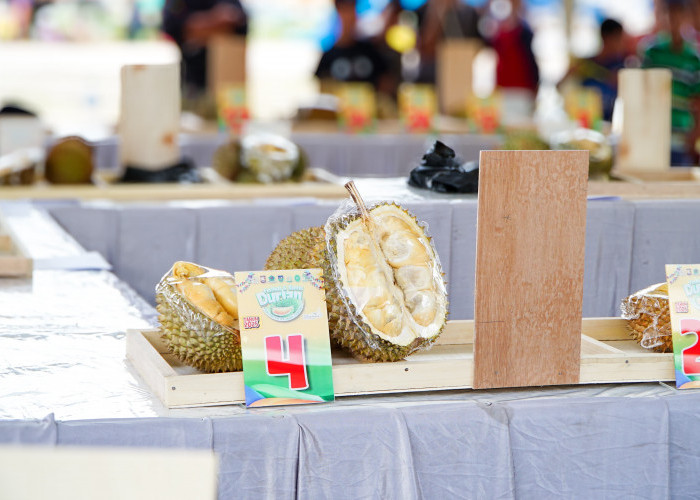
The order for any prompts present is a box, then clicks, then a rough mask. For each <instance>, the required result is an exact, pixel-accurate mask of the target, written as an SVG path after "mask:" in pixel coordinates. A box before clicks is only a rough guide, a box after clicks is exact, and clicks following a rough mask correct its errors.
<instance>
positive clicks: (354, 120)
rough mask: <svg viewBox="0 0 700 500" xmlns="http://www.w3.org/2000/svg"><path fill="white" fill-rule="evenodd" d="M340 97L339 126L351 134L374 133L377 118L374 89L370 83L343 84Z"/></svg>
mask: <svg viewBox="0 0 700 500" xmlns="http://www.w3.org/2000/svg"><path fill="white" fill-rule="evenodd" d="M335 93H336V96H337V97H338V124H339V125H340V128H341V129H342V130H345V131H346V132H351V133H361V132H364V133H368V132H373V131H374V129H375V125H376V118H377V103H376V96H375V93H374V88H373V87H372V85H370V84H369V83H360V82H357V83H341V84H339V85H338V86H337V87H336V89H335Z"/></svg>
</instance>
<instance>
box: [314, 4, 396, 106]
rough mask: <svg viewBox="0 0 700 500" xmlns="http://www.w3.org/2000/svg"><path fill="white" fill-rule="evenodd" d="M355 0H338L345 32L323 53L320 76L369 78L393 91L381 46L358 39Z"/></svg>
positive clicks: (382, 88) (345, 79) (351, 79)
mask: <svg viewBox="0 0 700 500" xmlns="http://www.w3.org/2000/svg"><path fill="white" fill-rule="evenodd" d="M355 4H356V2H355V0H336V2H335V6H336V9H337V11H338V16H339V17H340V22H341V32H340V36H339V37H338V40H337V41H336V42H335V45H333V47H332V48H331V49H329V50H327V51H326V52H324V53H323V56H322V57H321V60H320V62H319V63H318V68H317V69H316V77H318V78H319V79H320V80H321V81H322V82H323V81H328V80H332V81H339V82H368V83H371V84H372V85H374V87H375V88H376V89H377V90H378V91H380V92H382V91H384V92H386V91H389V92H390V89H388V88H387V86H388V85H390V84H389V82H388V78H387V77H388V74H387V72H388V65H387V63H386V61H385V60H384V58H383V57H382V55H381V53H380V52H379V50H378V49H377V47H376V46H375V45H374V44H373V43H371V42H370V41H368V40H359V39H357V36H356V33H355V26H356V23H357V12H356V5H355Z"/></svg>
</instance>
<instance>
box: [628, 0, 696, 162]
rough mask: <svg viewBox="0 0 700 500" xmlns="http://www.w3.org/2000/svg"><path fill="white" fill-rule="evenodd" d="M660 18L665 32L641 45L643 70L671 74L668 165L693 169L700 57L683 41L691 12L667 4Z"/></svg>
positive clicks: (679, 0)
mask: <svg viewBox="0 0 700 500" xmlns="http://www.w3.org/2000/svg"><path fill="white" fill-rule="evenodd" d="M660 15H662V16H664V22H662V23H661V25H662V26H667V27H668V28H667V29H666V30H662V31H660V32H659V33H658V34H657V35H655V36H654V37H652V38H651V39H650V40H648V41H646V42H645V43H643V44H642V46H641V47H640V48H641V59H642V67H644V68H667V69H670V70H671V72H672V74H673V77H672V78H673V80H672V85H671V94H672V98H671V107H672V110H671V165H693V164H695V163H696V161H697V153H696V151H695V141H696V139H697V138H698V137H699V136H700V134H698V124H699V123H700V120H698V115H699V111H700V107H699V104H700V103H699V98H700V56H699V55H698V50H697V48H696V45H695V44H694V43H693V42H692V41H688V40H686V39H685V38H684V37H683V27H684V24H685V23H686V22H687V21H690V20H691V18H690V10H689V9H688V5H687V3H686V2H685V1H684V0H666V1H665V8H664V9H663V11H662V12H661V14H660Z"/></svg>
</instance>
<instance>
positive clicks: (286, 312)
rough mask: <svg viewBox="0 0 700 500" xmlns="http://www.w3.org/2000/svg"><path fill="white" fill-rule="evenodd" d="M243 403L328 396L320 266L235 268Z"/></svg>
mask: <svg viewBox="0 0 700 500" xmlns="http://www.w3.org/2000/svg"><path fill="white" fill-rule="evenodd" d="M235 278H236V287H237V289H238V314H239V318H240V326H241V348H242V356H243V380H244V383H245V394H246V405H247V406H251V407H256V406H272V405H289V404H303V403H320V402H323V401H333V399H334V394H333V377H332V366H331V354H330V339H329V336H328V317H327V314H326V295H325V289H324V286H323V285H324V283H323V278H322V271H321V270H320V269H299V270H286V271H264V272H263V271H257V272H245V273H236V275H235Z"/></svg>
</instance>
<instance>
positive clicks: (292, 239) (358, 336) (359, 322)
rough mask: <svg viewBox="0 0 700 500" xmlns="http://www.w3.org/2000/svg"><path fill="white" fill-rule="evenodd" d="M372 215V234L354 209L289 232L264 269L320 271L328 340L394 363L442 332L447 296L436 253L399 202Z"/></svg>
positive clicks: (362, 355)
mask: <svg viewBox="0 0 700 500" xmlns="http://www.w3.org/2000/svg"><path fill="white" fill-rule="evenodd" d="M370 214H371V220H372V223H371V224H370V226H371V227H372V232H371V233H370V231H369V230H368V229H367V227H368V226H367V225H366V224H365V223H364V222H363V221H362V219H361V218H360V216H359V214H357V213H355V214H346V215H344V216H342V217H335V218H333V219H332V220H330V221H329V223H328V224H326V227H325V228H320V227H315V228H310V229H305V230H302V231H298V232H296V233H293V234H292V235H290V236H288V237H287V238H285V239H284V240H282V241H281V242H280V243H279V245H277V247H276V248H275V250H274V251H273V252H272V254H271V255H270V257H269V258H268V260H267V263H266V264H265V268H266V269H304V268H313V267H320V268H322V269H323V271H324V279H325V280H326V304H327V308H328V327H329V330H330V335H331V338H332V339H333V341H334V342H335V343H336V344H339V345H340V346H342V347H343V348H344V349H346V350H348V351H349V352H350V353H351V354H352V355H353V356H355V357H356V358H359V359H362V360H367V361H398V360H401V359H404V358H405V357H406V356H408V355H409V354H411V353H412V352H414V351H415V350H417V349H419V348H422V347H425V346H428V345H429V344H430V343H432V342H433V341H434V340H435V339H436V338H437V336H438V335H439V334H440V332H441V331H442V329H443V327H444V325H445V322H446V314H447V294H446V291H445V284H444V282H443V280H442V269H441V267H440V263H439V259H438V257H437V253H436V252H435V249H434V248H433V245H432V243H431V241H430V239H429V238H428V237H427V236H426V235H425V232H424V230H423V228H422V227H421V226H420V225H419V224H418V223H417V222H416V220H415V218H414V217H413V216H412V215H410V214H408V213H407V212H406V211H405V210H404V209H402V208H401V207H399V206H397V205H378V206H377V207H375V208H373V209H372V210H370ZM370 234H371V236H372V237H371V238H370Z"/></svg>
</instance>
